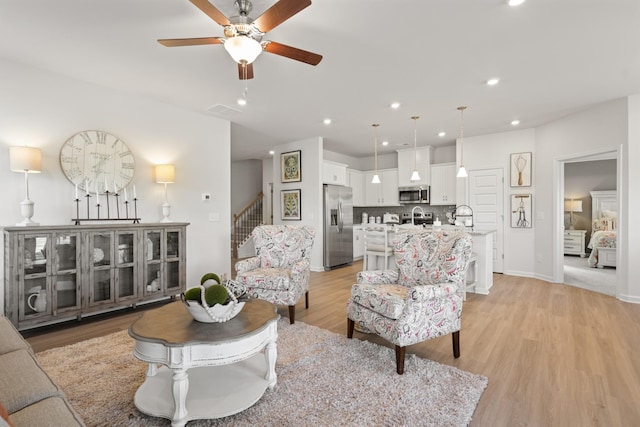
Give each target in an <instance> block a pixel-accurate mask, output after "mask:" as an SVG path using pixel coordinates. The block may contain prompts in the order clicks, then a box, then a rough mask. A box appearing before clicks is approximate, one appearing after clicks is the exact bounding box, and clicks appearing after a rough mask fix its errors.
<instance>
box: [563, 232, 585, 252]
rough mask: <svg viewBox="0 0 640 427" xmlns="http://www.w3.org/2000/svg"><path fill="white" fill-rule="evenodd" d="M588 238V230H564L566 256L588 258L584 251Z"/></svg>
mask: <svg viewBox="0 0 640 427" xmlns="http://www.w3.org/2000/svg"><path fill="white" fill-rule="evenodd" d="M586 236H587V230H564V254H565V255H580V256H581V257H582V258H584V257H586V256H587V254H586V252H585V250H584V243H585V239H586Z"/></svg>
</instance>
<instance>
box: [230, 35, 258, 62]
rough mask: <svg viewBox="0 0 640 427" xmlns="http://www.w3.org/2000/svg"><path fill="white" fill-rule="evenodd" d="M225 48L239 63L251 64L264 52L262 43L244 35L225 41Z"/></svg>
mask: <svg viewBox="0 0 640 427" xmlns="http://www.w3.org/2000/svg"><path fill="white" fill-rule="evenodd" d="M224 48H225V49H226V50H227V52H229V55H231V57H232V58H233V60H234V61H236V62H237V63H238V64H242V63H243V62H244V63H247V64H251V63H252V62H253V61H255V60H256V58H257V57H258V55H260V52H262V45H261V44H260V43H258V42H257V41H256V40H254V39H252V38H251V37H248V36H244V35H240V36H235V37H231V38H228V39H227V40H225V42H224Z"/></svg>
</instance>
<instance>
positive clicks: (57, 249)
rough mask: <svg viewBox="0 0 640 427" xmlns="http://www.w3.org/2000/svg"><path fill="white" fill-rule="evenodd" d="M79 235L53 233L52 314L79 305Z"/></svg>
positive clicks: (76, 307) (78, 306) (72, 308)
mask: <svg viewBox="0 0 640 427" xmlns="http://www.w3.org/2000/svg"><path fill="white" fill-rule="evenodd" d="M79 243H80V237H79V234H75V233H68V234H66V233H65V234H62V233H60V234H55V235H54V238H53V248H54V251H53V253H54V257H55V262H54V265H53V271H52V275H53V279H54V280H53V292H52V300H51V304H52V309H53V315H54V316H55V315H57V314H58V312H64V311H70V310H78V309H80V306H81V298H80V287H79V283H78V277H79V274H80V263H79V259H80V244H79Z"/></svg>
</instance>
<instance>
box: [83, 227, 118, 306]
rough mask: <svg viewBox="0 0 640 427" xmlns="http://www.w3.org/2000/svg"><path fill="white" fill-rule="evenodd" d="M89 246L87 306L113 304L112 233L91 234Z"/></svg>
mask: <svg viewBox="0 0 640 427" xmlns="http://www.w3.org/2000/svg"><path fill="white" fill-rule="evenodd" d="M89 246H90V248H91V253H90V259H89V273H90V279H89V280H90V283H91V288H90V290H89V305H100V304H104V303H107V302H113V301H114V292H113V288H114V286H113V267H114V265H113V254H114V253H115V251H114V233H110V232H106V233H100V232H98V233H91V234H90V236H89Z"/></svg>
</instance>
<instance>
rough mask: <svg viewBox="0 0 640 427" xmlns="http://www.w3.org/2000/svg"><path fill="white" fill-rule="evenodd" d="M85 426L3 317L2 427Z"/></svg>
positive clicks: (0, 358) (0, 339) (0, 368)
mask: <svg viewBox="0 0 640 427" xmlns="http://www.w3.org/2000/svg"><path fill="white" fill-rule="evenodd" d="M4 426H15V427H20V426H29V427H37V426H65V427H67V426H84V423H83V422H82V419H81V418H80V416H79V415H78V414H77V413H76V412H75V411H74V410H73V408H72V407H71V405H70V404H69V402H68V401H67V399H66V397H65V395H64V393H63V392H62V390H61V389H60V387H58V385H56V383H55V382H54V381H53V380H52V379H51V378H50V377H49V375H47V373H46V372H45V371H44V370H43V369H42V367H41V366H40V364H39V363H38V360H37V359H36V357H35V354H34V353H33V349H32V348H31V346H30V345H29V343H27V342H26V341H25V340H24V339H23V338H22V336H21V335H20V333H19V332H18V331H17V330H16V328H15V327H14V326H13V324H12V323H11V322H10V321H9V319H7V318H6V317H4V316H0V427H4Z"/></svg>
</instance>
